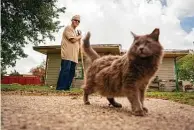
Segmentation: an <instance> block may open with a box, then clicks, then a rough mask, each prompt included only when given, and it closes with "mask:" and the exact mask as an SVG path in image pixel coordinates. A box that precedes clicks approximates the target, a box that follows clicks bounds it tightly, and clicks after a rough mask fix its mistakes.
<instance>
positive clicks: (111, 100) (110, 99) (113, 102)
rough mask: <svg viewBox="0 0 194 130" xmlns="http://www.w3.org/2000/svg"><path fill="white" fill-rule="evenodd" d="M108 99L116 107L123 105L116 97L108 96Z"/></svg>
mask: <svg viewBox="0 0 194 130" xmlns="http://www.w3.org/2000/svg"><path fill="white" fill-rule="evenodd" d="M107 100H108V101H109V103H110V104H111V105H113V106H114V107H122V105H121V104H120V103H118V102H116V101H115V99H114V98H109V97H107Z"/></svg>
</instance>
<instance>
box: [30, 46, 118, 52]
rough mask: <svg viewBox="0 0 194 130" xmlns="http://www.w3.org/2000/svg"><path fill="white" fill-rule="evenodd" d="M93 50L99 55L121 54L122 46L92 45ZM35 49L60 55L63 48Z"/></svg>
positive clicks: (37, 47) (36, 47)
mask: <svg viewBox="0 0 194 130" xmlns="http://www.w3.org/2000/svg"><path fill="white" fill-rule="evenodd" d="M91 46H92V48H93V49H94V50H95V51H96V52H98V53H104V54H120V50H121V45H120V44H102V45H91ZM33 49H34V50H35V51H37V52H40V53H42V54H45V55H47V54H49V53H50V54H51V53H60V52H61V46H60V45H54V46H34V47H33Z"/></svg>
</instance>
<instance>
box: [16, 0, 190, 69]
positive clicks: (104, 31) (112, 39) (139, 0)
mask: <svg viewBox="0 0 194 130" xmlns="http://www.w3.org/2000/svg"><path fill="white" fill-rule="evenodd" d="M161 1H162V2H161ZM161 1H160V0H151V1H150V2H149V3H147V2H146V0H84V1H83V0H74V1H72V0H66V1H64V0H59V1H58V3H57V4H58V6H59V7H62V6H65V7H66V8H67V9H66V13H65V14H63V15H61V16H60V21H61V24H62V25H64V26H66V25H68V24H70V22H71V21H70V20H71V17H72V16H73V15H75V14H80V15H81V23H80V26H79V29H81V30H82V32H84V34H85V33H86V32H87V31H90V32H91V34H92V37H91V43H92V44H122V48H123V49H127V48H129V47H130V45H131V43H132V41H133V37H132V36H131V34H130V31H133V32H134V33H136V34H138V35H142V34H147V33H151V32H152V30H154V28H160V32H161V35H160V41H161V43H162V44H163V46H164V48H165V49H191V48H192V47H193V45H192V43H193V40H194V39H193V37H194V33H193V32H194V31H191V32H190V33H187V32H186V31H184V30H183V29H182V27H181V25H180V21H181V19H182V18H184V17H188V16H194V8H193V7H194V2H193V0H185V1H183V0H161ZM164 3H165V4H164ZM193 28H194V27H193ZM63 29H64V28H62V29H61V30H60V31H59V32H58V33H56V34H54V35H55V38H56V41H48V42H47V45H53V44H57V45H60V43H61V37H62V32H63ZM30 53H31V54H29V55H31V56H29V57H28V59H26V60H20V61H18V63H17V67H16V68H18V70H19V67H20V66H19V65H18V64H20V65H21V64H22V63H24V62H27V61H28V62H29V64H31V65H33V64H34V65H35V63H38V62H39V63H40V62H41V59H42V56H41V54H40V53H37V55H36V56H32V54H34V53H35V52H34V51H32V50H31V52H30ZM32 59H33V60H34V61H33V60H32ZM32 61H33V62H32ZM25 66H27V67H26V70H27V69H28V68H30V67H29V66H28V65H25ZM23 72H25V71H23Z"/></svg>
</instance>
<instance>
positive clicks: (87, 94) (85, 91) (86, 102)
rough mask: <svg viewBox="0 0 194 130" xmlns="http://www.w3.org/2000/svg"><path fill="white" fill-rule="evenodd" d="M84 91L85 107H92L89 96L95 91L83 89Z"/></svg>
mask: <svg viewBox="0 0 194 130" xmlns="http://www.w3.org/2000/svg"><path fill="white" fill-rule="evenodd" d="M83 91H84V97H83V100H84V104H85V105H90V102H89V98H88V96H89V95H90V94H92V93H93V92H94V91H93V89H92V88H83Z"/></svg>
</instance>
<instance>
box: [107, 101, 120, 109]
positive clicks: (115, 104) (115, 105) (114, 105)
mask: <svg viewBox="0 0 194 130" xmlns="http://www.w3.org/2000/svg"><path fill="white" fill-rule="evenodd" d="M109 105H112V106H113V107H117V108H121V107H122V104H120V103H117V102H115V103H114V104H109Z"/></svg>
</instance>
